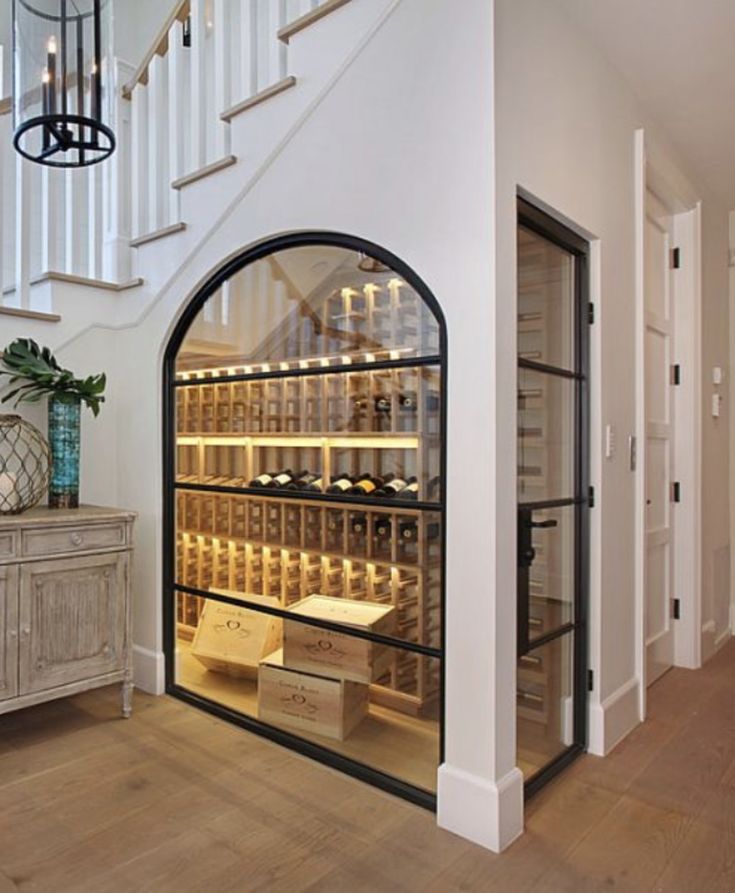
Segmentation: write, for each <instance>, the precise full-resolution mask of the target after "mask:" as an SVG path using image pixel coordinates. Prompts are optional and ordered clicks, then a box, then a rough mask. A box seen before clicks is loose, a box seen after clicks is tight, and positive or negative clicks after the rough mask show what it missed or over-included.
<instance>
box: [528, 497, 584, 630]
mask: <svg viewBox="0 0 735 893" xmlns="http://www.w3.org/2000/svg"><path fill="white" fill-rule="evenodd" d="M575 515H576V507H575V506H567V507H565V508H558V509H546V510H544V511H535V512H534V513H533V523H534V524H537V525H538V524H544V525H548V526H545V527H534V528H533V534H532V542H533V549H534V552H535V553H536V555H535V557H534V559H533V563H532V564H531V568H530V572H529V574H530V582H529V637H530V639H531V640H532V641H533V639H537V638H538V637H539V636H545V635H546V634H547V633H549V632H551V631H552V630H554V629H557V628H558V627H560V626H563V625H564V624H565V623H569V622H571V621H573V620H574V579H575V577H574V573H575V556H574V520H575ZM551 525H554V526H551Z"/></svg>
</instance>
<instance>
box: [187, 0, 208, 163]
mask: <svg viewBox="0 0 735 893" xmlns="http://www.w3.org/2000/svg"><path fill="white" fill-rule="evenodd" d="M206 35H207V20H206V13H205V5H204V0H191V49H190V50H189V52H190V53H191V118H190V122H189V123H190V127H191V131H190V139H191V169H192V171H195V170H198V169H199V168H201V167H204V165H205V164H206V163H207V127H206V119H207V116H206V112H207V109H206V105H207V67H206V66H207V60H206V39H207V37H206Z"/></svg>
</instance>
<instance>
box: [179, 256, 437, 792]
mask: <svg viewBox="0 0 735 893" xmlns="http://www.w3.org/2000/svg"><path fill="white" fill-rule="evenodd" d="M315 269H316V270H319V271H321V270H324V275H323V276H316V277H315V276H314V275H313V271H314V270H315ZM407 273H408V274H409V275H406V274H407ZM409 279H410V271H403V270H402V271H401V273H398V272H397V271H396V270H395V269H394V267H393V266H389V265H387V264H384V263H382V262H381V261H378V260H376V259H374V258H373V257H372V256H369V255H366V254H364V253H363V252H360V251H357V250H353V249H351V248H348V247H342V246H337V245H328V244H326V245H325V244H306V245H299V246H293V247H286V248H283V249H282V250H280V251H277V252H274V253H273V254H270V255H267V256H265V257H263V258H261V259H258V260H256V261H254V262H252V263H249V264H245V263H242V264H240V265H239V266H237V268H236V269H234V270H233V271H232V272H231V273H230V274H229V275H227V276H225V277H224V278H220V279H219V280H218V281H217V282H215V283H213V285H212V287H211V288H210V290H209V291H207V290H206V289H205V292H204V295H203V296H202V297H200V299H198V300H195V302H194V305H193V306H192V308H191V313H190V315H189V317H188V318H185V320H184V322H183V323H182V326H181V331H180V333H179V336H178V338H177V336H176V335H175V336H174V340H173V342H172V348H171V351H170V362H171V366H170V376H169V382H168V388H169V393H170V397H169V400H168V402H169V406H170V407H171V412H172V416H173V418H171V419H170V420H169V429H168V430H169V432H170V443H169V451H168V454H167V455H168V456H169V458H170V462H171V463H172V465H173V467H172V468H171V469H170V471H171V472H172V474H171V476H170V482H169V487H170V496H169V498H170V500H171V503H170V517H171V521H170V523H171V525H172V530H171V531H170V539H169V541H170V542H171V545H172V549H173V559H174V560H173V562H172V564H173V567H171V569H170V572H171V573H172V574H173V579H172V580H171V582H170V586H169V587H168V595H167V598H168V599H169V600H170V599H171V596H172V595H173V603H172V604H171V607H170V609H169V610H170V612H171V613H170V614H169V615H168V616H169V617H170V625H171V626H172V627H173V629H172V636H171V648H170V651H171V654H170V655H169V664H168V668H169V688H170V689H171V690H172V691H173V692H174V693H178V694H180V695H184V696H186V695H187V694H188V695H195V696H196V697H197V699H198V700H201V699H202V698H204V699H206V705H205V706H207V707H208V708H211V709H212V710H213V712H217V708H218V707H223V708H225V709H226V710H227V711H228V712H231V711H235V712H236V713H237V714H238V715H240V716H241V717H242V718H243V719H244V720H245V722H244V724H246V725H248V727H256V730H257V728H258V727H260V728H261V730H263V729H266V731H265V733H266V734H268V733H269V732H268V730H270V731H272V730H273V728H275V729H277V730H278V731H279V733H283V734H285V735H286V737H287V740H286V743H289V744H292V745H293V746H297V747H298V746H299V745H298V740H299V739H301V738H305V739H306V740H308V742H309V744H310V745H317V746H318V747H319V748H320V749H324V754H322V755H319V754H317V756H319V758H324V759H325V761H327V762H330V753H332V752H334V753H336V754H338V755H339V757H340V759H341V760H344V759H346V760H348V761H350V762H354V765H355V771H356V773H357V774H360V775H362V776H364V775H365V771H366V769H367V770H368V774H369V773H370V771H372V772H373V773H375V781H376V783H378V784H381V785H382V786H384V787H388V788H391V780H395V782H396V784H397V785H398V786H399V787H400V789H401V790H400V792H402V793H404V794H405V788H406V785H411V786H412V787H415V788H416V789H417V790H416V792H415V793H414V794H412V795H411V794H410V795H409V796H412V798H413V799H417V800H420V801H422V802H433V797H434V791H435V776H436V768H437V765H438V762H439V758H440V716H441V653H442V616H443V500H444V495H443V436H442V435H443V428H444V424H443V411H444V405H443V374H442V370H443V362H444V360H443V337H444V335H443V330H442V328H441V325H440V323H439V321H438V319H437V316H436V313H435V308H433V307H432V306H430V303H427V301H426V300H425V299H424V296H423V295H422V294H421V293H420V289H419V287H415V286H413V285H412V284H410V282H409ZM304 280H308V282H304ZM431 301H433V299H431ZM253 329H256V330H257V331H255V332H254V331H253ZM177 342H178V343H177ZM320 624H321V625H320ZM325 625H326V626H325ZM299 642H301V644H302V646H303V647H298V643H299ZM283 691H286V692H291V691H293V695H292V696H290V697H291V699H290V700H288V701H287V703H286V699H284V697H280V696H279V695H278V693H279V692H283ZM305 699H306V700H305ZM309 699H310V700H309ZM309 752H310V753H313V747H312V748H311V749H310V750H309ZM340 765H342V763H340ZM345 768H347V771H351V767H350V766H349V765H347V766H345Z"/></svg>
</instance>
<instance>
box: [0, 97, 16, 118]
mask: <svg viewBox="0 0 735 893" xmlns="http://www.w3.org/2000/svg"><path fill="white" fill-rule="evenodd" d="M12 108H13V100H12V99H11V98H10V96H6V97H5V99H0V117H2V116H3V115H9V114H10V112H11V109H12Z"/></svg>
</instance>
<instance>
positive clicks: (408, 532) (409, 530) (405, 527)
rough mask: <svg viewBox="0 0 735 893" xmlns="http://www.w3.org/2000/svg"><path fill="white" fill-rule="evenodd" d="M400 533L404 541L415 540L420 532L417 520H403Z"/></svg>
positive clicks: (399, 529)
mask: <svg viewBox="0 0 735 893" xmlns="http://www.w3.org/2000/svg"><path fill="white" fill-rule="evenodd" d="M398 533H399V536H400V537H401V539H402V540H403V542H404V543H405V542H413V541H414V540H415V539H416V536H417V534H418V528H417V527H416V522H415V521H401V523H400V525H399V527H398Z"/></svg>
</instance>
